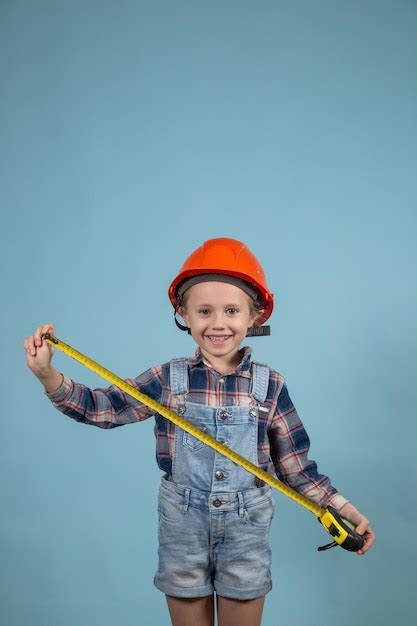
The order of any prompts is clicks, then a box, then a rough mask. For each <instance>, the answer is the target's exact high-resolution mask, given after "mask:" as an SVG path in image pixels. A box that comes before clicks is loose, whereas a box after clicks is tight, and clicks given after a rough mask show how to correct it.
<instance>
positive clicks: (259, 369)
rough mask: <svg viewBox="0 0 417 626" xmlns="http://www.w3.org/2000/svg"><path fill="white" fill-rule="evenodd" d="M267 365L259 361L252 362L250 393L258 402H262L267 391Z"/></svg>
mask: <svg viewBox="0 0 417 626" xmlns="http://www.w3.org/2000/svg"><path fill="white" fill-rule="evenodd" d="M268 386H269V367H268V366H267V365H262V364H261V363H252V387H251V390H250V395H251V396H253V397H254V398H255V400H257V401H258V402H264V401H265V399H266V396H267V393H268Z"/></svg>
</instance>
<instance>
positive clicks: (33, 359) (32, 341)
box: [23, 324, 55, 376]
mask: <svg viewBox="0 0 417 626" xmlns="http://www.w3.org/2000/svg"><path fill="white" fill-rule="evenodd" d="M44 333H51V334H52V335H55V329H54V327H53V325H52V324H44V325H43V326H39V327H38V328H37V329H36V330H35V332H34V334H33V335H29V337H26V339H25V340H24V342H23V346H24V348H25V350H26V365H27V366H28V367H29V369H30V370H32V372H33V373H34V374H35V376H36V375H38V374H43V373H44V372H47V371H48V370H49V369H50V367H51V359H52V355H53V353H54V352H55V348H54V347H52V346H51V344H50V343H48V342H47V341H42V335H43V334H44Z"/></svg>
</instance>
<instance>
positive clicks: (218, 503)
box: [213, 498, 223, 508]
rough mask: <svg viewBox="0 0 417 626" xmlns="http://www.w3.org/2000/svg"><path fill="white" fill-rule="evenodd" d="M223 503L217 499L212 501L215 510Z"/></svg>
mask: <svg viewBox="0 0 417 626" xmlns="http://www.w3.org/2000/svg"><path fill="white" fill-rule="evenodd" d="M222 504H223V503H222V501H221V500H219V499H218V498H216V499H215V500H213V506H215V507H216V508H218V507H219V506H221V505H222Z"/></svg>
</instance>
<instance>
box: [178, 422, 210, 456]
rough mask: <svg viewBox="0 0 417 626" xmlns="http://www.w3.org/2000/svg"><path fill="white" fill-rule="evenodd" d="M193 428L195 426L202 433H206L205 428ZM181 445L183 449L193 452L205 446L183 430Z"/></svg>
mask: <svg viewBox="0 0 417 626" xmlns="http://www.w3.org/2000/svg"><path fill="white" fill-rule="evenodd" d="M194 426H197V428H199V429H200V430H202V431H203V432H204V433H205V432H207V428H206V427H205V426H200V425H198V424H194ZM182 443H183V446H184V447H185V448H188V449H189V450H193V451H194V450H200V448H202V447H203V446H204V445H205V444H204V443H203V442H202V441H200V440H199V439H196V438H195V437H193V435H190V433H187V432H186V431H185V430H184V433H183V438H182Z"/></svg>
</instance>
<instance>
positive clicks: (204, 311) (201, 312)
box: [199, 309, 210, 315]
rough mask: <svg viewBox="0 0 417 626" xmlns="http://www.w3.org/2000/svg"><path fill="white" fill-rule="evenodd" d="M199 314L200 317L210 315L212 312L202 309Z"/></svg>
mask: <svg viewBox="0 0 417 626" xmlns="http://www.w3.org/2000/svg"><path fill="white" fill-rule="evenodd" d="M199 313H200V315H208V314H209V313H210V311H209V310H208V309H200V310H199Z"/></svg>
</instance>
